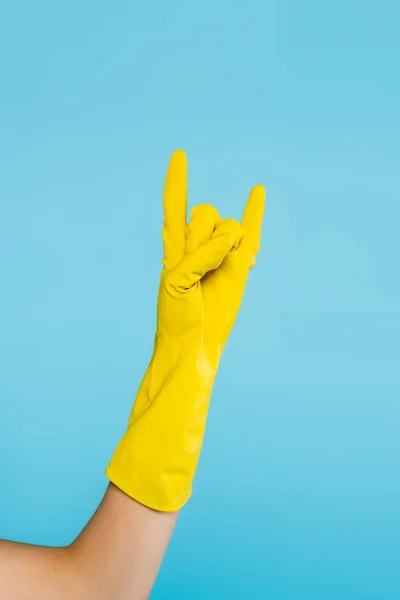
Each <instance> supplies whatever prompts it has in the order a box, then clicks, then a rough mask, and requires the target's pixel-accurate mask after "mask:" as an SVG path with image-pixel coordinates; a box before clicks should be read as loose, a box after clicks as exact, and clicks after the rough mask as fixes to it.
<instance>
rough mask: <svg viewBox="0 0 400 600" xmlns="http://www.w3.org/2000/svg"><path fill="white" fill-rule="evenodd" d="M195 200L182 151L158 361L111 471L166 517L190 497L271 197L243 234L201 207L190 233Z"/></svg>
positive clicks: (168, 239) (252, 204)
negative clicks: (189, 204)
mask: <svg viewBox="0 0 400 600" xmlns="http://www.w3.org/2000/svg"><path fill="white" fill-rule="evenodd" d="M186 196H187V166H186V156H185V154H184V152H183V151H181V150H178V151H176V152H175V153H174V154H173V155H172V158H171V161H170V164H169V167H168V172H167V177H166V182H165V188H164V228H163V241H164V260H163V265H164V268H163V270H162V273H161V282H160V288H159V295H158V317H157V330H156V336H155V343H154V351H153V356H152V358H151V361H150V364H149V367H148V369H147V371H146V374H145V376H144V379H143V381H142V383H141V385H140V388H139V391H138V393H137V397H136V400H135V403H134V406H133V409H132V412H131V415H130V419H129V424H128V430H127V432H126V433H125V435H124V437H123V438H122V440H121V441H120V443H119V445H118V447H117V449H116V451H115V453H114V455H113V457H112V459H111V462H110V464H109V465H108V467H107V470H106V475H107V476H108V478H109V479H110V480H111V481H112V482H113V483H114V484H115V485H116V486H117V487H119V488H120V489H121V490H123V491H124V492H125V493H126V494H128V495H129V496H131V497H132V498H134V499H135V500H137V501H138V502H140V503H142V504H144V505H146V506H149V507H151V508H153V509H156V510H160V511H165V512H169V511H175V510H179V509H180V508H181V507H182V506H183V505H184V504H185V503H186V501H187V500H188V499H189V497H190V495H191V491H192V481H193V477H194V474H195V471H196V467H197V463H198V459H199V455H200V450H201V446H202V441H203V435H204V429H205V425H206V419H207V412H208V405H209V400H210V396H211V391H212V387H213V383H214V379H215V375H216V372H217V369H218V364H219V361H220V358H221V353H222V350H223V348H224V345H225V342H226V340H227V338H228V336H229V333H230V331H231V328H232V326H233V323H234V321H235V318H236V315H237V313H238V310H239V306H240V302H241V299H242V295H243V292H244V288H245V284H246V280H247V276H248V272H249V269H250V268H251V267H252V266H253V265H254V264H255V256H256V254H257V252H258V249H259V245H260V234H261V222H262V215H263V210H264V201H265V190H264V188H263V187H262V186H261V185H257V186H256V187H254V188H253V190H252V191H251V193H250V196H249V199H248V202H247V205H246V208H245V211H244V215H243V221H242V224H241V225H240V224H239V223H238V222H237V221H235V220H233V219H220V217H219V215H218V212H217V210H216V209H215V208H213V207H212V206H210V205H207V204H201V205H199V206H196V207H195V208H194V209H193V210H192V212H191V218H190V223H189V225H188V226H187V225H186Z"/></svg>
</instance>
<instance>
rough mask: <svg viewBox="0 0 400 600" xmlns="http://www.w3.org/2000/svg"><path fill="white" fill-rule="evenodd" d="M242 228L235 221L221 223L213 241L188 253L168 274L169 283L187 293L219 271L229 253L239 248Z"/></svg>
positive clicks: (213, 236) (227, 220)
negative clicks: (211, 273)
mask: <svg viewBox="0 0 400 600" xmlns="http://www.w3.org/2000/svg"><path fill="white" fill-rule="evenodd" d="M241 233H242V228H241V226H240V224H239V223H238V222H237V221H234V220H233V219H223V220H222V221H220V223H219V225H218V226H217V228H216V230H215V231H214V233H213V235H212V237H211V239H210V240H209V241H208V242H206V243H204V244H202V245H201V246H199V247H198V248H196V249H195V250H193V251H192V252H188V253H187V254H186V255H185V256H184V258H183V259H182V260H181V261H180V263H179V264H178V265H177V266H176V267H174V269H172V270H171V271H170V272H169V273H168V283H169V285H172V286H173V287H174V288H176V289H178V290H179V291H182V292H184V291H187V290H188V289H190V288H191V287H192V286H193V285H194V284H195V283H197V282H198V281H200V279H201V278H202V277H203V276H204V275H205V274H206V273H208V272H209V271H213V270H215V269H217V268H218V267H219V266H220V264H221V263H222V261H223V260H224V258H225V257H226V256H227V255H228V254H229V252H230V251H231V250H233V249H235V248H237V246H238V244H239V242H240V238H241Z"/></svg>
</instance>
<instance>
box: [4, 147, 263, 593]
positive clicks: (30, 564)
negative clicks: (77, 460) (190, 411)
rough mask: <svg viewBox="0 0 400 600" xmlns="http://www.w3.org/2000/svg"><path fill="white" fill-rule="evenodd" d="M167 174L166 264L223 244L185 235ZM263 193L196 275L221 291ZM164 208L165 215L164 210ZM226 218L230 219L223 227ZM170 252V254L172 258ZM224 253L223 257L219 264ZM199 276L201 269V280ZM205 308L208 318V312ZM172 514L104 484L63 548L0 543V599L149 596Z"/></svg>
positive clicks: (256, 232) (252, 239) (254, 226)
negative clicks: (238, 236) (236, 242)
mask: <svg viewBox="0 0 400 600" xmlns="http://www.w3.org/2000/svg"><path fill="white" fill-rule="evenodd" d="M180 152H181V151H178V153H175V155H174V156H175V157H174V160H173V161H172V162H171V165H172V166H170V171H169V173H170V174H171V168H176V165H178V167H179V166H180V165H182V164H184V161H183V158H184V156H183V155H182V154H180ZM179 168H180V167H179ZM175 175H176V174H175ZM175 175H174V178H173V182H174V186H173V189H171V187H170V186H167V189H168V190H169V193H171V194H172V195H171V198H169V199H168V198H167V199H166V200H167V201H166V202H165V205H164V211H165V214H164V219H165V221H164V223H166V222H168V223H167V224H168V227H166V228H165V227H164V229H166V230H167V232H168V236H167V238H168V239H165V240H164V249H165V259H164V264H166V262H165V261H167V262H168V261H169V262H172V263H173V264H174V265H175V264H176V263H177V262H179V260H181V258H180V257H181V256H182V255H184V253H185V244H186V243H187V244H188V245H189V246H191V245H192V246H193V248H195V247H200V246H202V245H203V244H204V247H205V245H206V244H207V243H208V244H211V245H212V244H221V240H222V242H224V243H225V241H224V240H226V236H225V237H222V238H219V239H217V240H214V241H212V242H210V241H209V238H210V236H211V235H212V232H213V229H212V228H211V230H210V231H209V232H204V231H202V230H201V228H198V229H196V222H195V217H194V218H193V219H192V221H191V224H190V225H189V228H188V234H187V235H186V224H185V223H186V215H185V211H186V180H185V177H176V176H175ZM167 178H168V176H167ZM175 182H177V183H175ZM180 187H182V189H180ZM264 195H265V191H264V189H263V188H262V186H256V187H255V188H253V191H252V193H251V194H250V198H249V201H248V203H247V206H246V209H245V212H244V217H243V222H242V225H240V224H239V223H237V224H236V225H237V229H238V231H240V230H241V229H243V231H244V233H245V235H244V237H243V239H242V242H241V244H242V246H241V252H240V251H239V252H238V253H236V254H235V255H234V256H233V255H230V254H229V253H230V251H231V248H232V244H231V242H230V241H229V239H228V241H229V245H228V246H227V248H226V249H225V250H224V248H222V250H223V252H222V254H221V256H220V257H218V256H217V258H218V261H217V262H216V264H215V265H214V264H213V265H208V268H207V269H205V270H204V273H206V271H212V272H213V274H212V276H213V277H216V278H217V279H218V282H219V284H220V285H221V286H222V285H223V284H224V286H225V287H221V289H222V291H224V290H225V291H226V285H227V284H229V283H230V281H231V279H232V273H233V271H232V268H233V266H234V263H235V261H236V262H237V261H240V260H241V258H240V256H241V254H245V253H246V252H247V251H248V250H250V251H251V253H253V254H254V255H255V254H256V253H257V250H258V245H259V238H260V231H261V221H262V209H263V198H264ZM179 197H182V199H183V201H182V202H181V203H179V202H178V203H177V199H178V198H179ZM177 206H178V207H179V206H181V213H182V214H180V212H179V210H178V212H177V210H176V207H177ZM171 208H173V211H172V212H173V217H174V218H173V219H171V215H169V214H168V211H169V210H170V209H171ZM213 210H214V209H213ZM232 223H233V222H232V221H230V223H229V226H230V228H232ZM226 225H227V223H225V226H226ZM205 234H207V235H205ZM202 236H203V237H204V239H203V237H202ZM189 250H190V253H189V254H187V255H186V257H185V258H183V259H182V260H181V267H182V268H183V267H185V268H187V270H188V273H189V274H190V273H192V272H193V273H194V274H196V277H197V276H198V269H197V265H191V261H192V262H193V260H195V259H196V260H197V258H198V256H199V252H200V254H201V252H203V250H202V249H201V247H200V249H199V250H197V254H196V252H195V251H193V250H192V248H191V247H189ZM219 250H221V248H220V249H219ZM174 252H177V254H178V256H174ZM228 255H229V256H228ZM212 256H214V254H213V255H212ZM215 256H216V255H215ZM215 256H214V258H215ZM196 257H197V258H196ZM224 257H225V262H224V263H223V266H222V268H219V265H220V264H221V263H222V261H223V260H224ZM239 266H240V265H239ZM178 268H180V267H178ZM215 269H218V271H216V270H215ZM247 270H248V265H246V268H245V270H244V271H243V273H246V274H247ZM204 273H201V278H202V277H203V274H204ZM243 277H244V275H243ZM202 283H203V285H202V287H201V288H200V287H199V286H198V293H200V289H201V290H203V295H204V298H203V301H202V303H200V304H201V306H203V304H204V305H206V304H207V302H210V306H211V308H213V309H214V308H215V309H216V311H217V312H218V308H219V307H220V305H221V302H218V301H216V299H215V298H211V297H209V294H208V292H207V289H208V288H207V285H206V282H205V281H203V280H202ZM243 285H244V283H243ZM214 287H215V286H214ZM213 289H214V288H213ZM218 290H219V286H217V291H218ZM224 293H225V292H224ZM224 293H222V296H223V295H224ZM238 308H239V306H238V305H237V306H236V304H233V309H234V315H232V316H231V318H229V320H228V322H227V323H226V324H225V326H224V327H225V328H224V332H223V335H221V336H220V337H221V338H222V339H223V342H225V341H226V340H225V338H226V337H227V336H228V335H229V331H230V328H231V326H232V324H233V321H234V318H235V317H236V312H237V310H238ZM208 312H209V315H211V311H210V310H209V311H208ZM228 316H229V315H228ZM222 317H227V315H226V311H225V312H223V313H221V314H219V315H218V318H216V317H215V318H214V320H213V327H212V328H211V331H212V332H215V331H217V326H220V325H221V323H224V320H223V318H222ZM210 318H211V317H210ZM167 321H168V320H167ZM177 518H178V512H160V511H157V510H153V509H151V508H149V507H147V506H144V505H143V504H140V503H139V502H137V501H136V500H134V499H133V498H131V497H129V496H127V495H126V494H125V493H123V492H122V491H121V490H120V489H119V488H118V487H116V486H115V485H113V484H112V483H111V484H110V485H109V487H108V488H107V491H106V493H105V495H104V498H103V500H102V502H101V503H100V505H99V507H98V509H97V511H96V512H95V514H94V515H93V517H92V518H91V520H90V521H89V523H88V524H87V525H86V527H85V528H84V529H83V531H82V532H81V533H80V535H79V536H78V537H77V538H76V539H75V540H74V541H73V542H72V543H71V544H70V545H68V546H65V547H60V548H48V547H42V546H32V545H29V544H20V543H15V542H10V541H5V540H0V600H55V599H57V600H70V599H73V600H92V599H93V600H125V599H126V600H128V599H129V600H145V599H146V598H149V595H150V592H151V589H152V587H153V585H154V581H155V579H156V577H157V573H158V571H159V568H160V565H161V563H162V560H163V557H164V554H165V552H166V549H167V547H168V543H169V541H170V538H171V535H172V533H173V530H174V527H175V524H176V521H177Z"/></svg>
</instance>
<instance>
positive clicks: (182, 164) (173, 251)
mask: <svg viewBox="0 0 400 600" xmlns="http://www.w3.org/2000/svg"><path fill="white" fill-rule="evenodd" d="M186 199H187V161H186V154H185V153H184V151H183V150H176V151H175V152H174V153H173V155H172V156H171V159H170V161H169V165H168V170H167V176H166V179H165V186H164V226H163V242H164V261H163V262H164V265H165V266H166V267H167V268H172V267H174V266H175V265H176V264H177V263H178V262H179V261H180V260H181V259H182V258H183V256H184V254H185V233H186Z"/></svg>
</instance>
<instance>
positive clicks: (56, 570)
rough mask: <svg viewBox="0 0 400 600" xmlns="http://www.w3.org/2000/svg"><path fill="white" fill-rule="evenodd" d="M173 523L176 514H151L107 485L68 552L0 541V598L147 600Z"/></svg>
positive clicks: (14, 599) (68, 547) (152, 512)
mask: <svg viewBox="0 0 400 600" xmlns="http://www.w3.org/2000/svg"><path fill="white" fill-rule="evenodd" d="M177 518H178V513H177V512H175V513H162V512H158V511H154V510H152V509H150V508H147V507H146V506H143V505H142V504H139V503H138V502H136V501H135V500H133V499H132V498H130V497H129V496H126V495H125V494H124V493H123V492H121V491H120V490H119V489H118V488H117V487H115V486H114V485H112V484H111V485H110V486H109V487H108V489H107V491H106V494H105V496H104V498H103V500H102V502H101V504H100V506H99V508H98V509H97V511H96V512H95V514H94V515H93V517H92V519H91V520H90V521H89V523H88V524H87V525H86V527H85V528H84V530H83V531H82V533H81V534H80V535H79V536H78V537H77V539H76V540H74V542H73V543H72V544H70V545H69V546H66V547H63V548H46V547H42V546H31V545H29V544H19V543H15V542H8V541H0V598H1V600H3V599H4V600H24V599H26V600H28V599H29V600H54V599H55V598H57V599H58V600H70V599H71V598H73V599H74V600H92V599H93V600H95V599H96V600H110V599H118V600H125V599H127V600H128V598H129V600H144V599H146V598H149V595H150V591H151V588H152V587H153V584H154V581H155V578H156V576H157V573H158V570H159V568H160V565H161V562H162V559H163V557H164V554H165V551H166V549H167V546H168V543H169V540H170V538H171V535H172V532H173V530H174V526H175V523H176V520H177Z"/></svg>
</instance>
